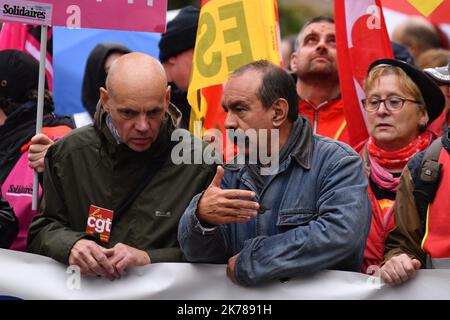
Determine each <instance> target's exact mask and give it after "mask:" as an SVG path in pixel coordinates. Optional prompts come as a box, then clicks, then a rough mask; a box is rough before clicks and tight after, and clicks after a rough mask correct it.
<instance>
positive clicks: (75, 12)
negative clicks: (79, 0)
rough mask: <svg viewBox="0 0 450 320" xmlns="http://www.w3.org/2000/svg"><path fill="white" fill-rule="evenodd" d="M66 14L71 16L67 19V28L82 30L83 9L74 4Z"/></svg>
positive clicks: (68, 8)
mask: <svg viewBox="0 0 450 320" xmlns="http://www.w3.org/2000/svg"><path fill="white" fill-rule="evenodd" d="M66 13H67V14H69V16H68V17H67V23H66V26H67V27H68V28H80V27H81V9H80V7H79V6H77V5H75V4H73V5H71V6H68V7H67V10H66Z"/></svg>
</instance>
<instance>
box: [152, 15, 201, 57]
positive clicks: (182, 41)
mask: <svg viewBox="0 0 450 320" xmlns="http://www.w3.org/2000/svg"><path fill="white" fill-rule="evenodd" d="M199 16H200V10H199V9H198V8H195V7H193V6H187V7H184V8H183V9H181V10H180V12H179V13H178V14H177V16H176V17H175V18H174V19H173V20H172V21H169V23H167V30H166V32H165V33H163V34H162V36H161V39H160V40H159V44H158V46H159V61H161V62H165V61H166V60H167V59H169V58H171V57H174V56H176V55H178V54H180V53H182V52H184V51H187V50H189V49H193V48H194V47H195V38H196V36H197V26H198V18H199Z"/></svg>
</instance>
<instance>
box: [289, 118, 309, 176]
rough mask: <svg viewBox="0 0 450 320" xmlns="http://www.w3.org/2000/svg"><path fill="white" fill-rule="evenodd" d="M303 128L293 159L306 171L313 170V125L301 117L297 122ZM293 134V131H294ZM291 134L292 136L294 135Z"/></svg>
mask: <svg viewBox="0 0 450 320" xmlns="http://www.w3.org/2000/svg"><path fill="white" fill-rule="evenodd" d="M296 122H298V125H299V126H301V129H300V134H299V135H298V138H297V143H296V146H295V148H294V150H293V152H292V157H293V158H294V159H295V160H296V161H297V163H298V164H299V165H300V166H301V167H303V168H304V169H305V170H309V169H311V162H312V155H313V154H312V148H313V134H312V130H311V125H310V123H309V121H308V120H306V118H304V117H303V116H299V117H298V118H297V120H296ZM292 132H293V131H292ZM292 132H291V134H292Z"/></svg>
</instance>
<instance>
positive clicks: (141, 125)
mask: <svg viewBox="0 0 450 320" xmlns="http://www.w3.org/2000/svg"><path fill="white" fill-rule="evenodd" d="M134 127H135V128H136V130H138V131H141V132H144V131H148V130H149V128H150V124H149V122H148V118H147V116H146V115H145V114H142V115H139V117H138V118H137V120H136V123H135V125H134Z"/></svg>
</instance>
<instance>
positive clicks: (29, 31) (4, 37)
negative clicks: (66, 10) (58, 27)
mask: <svg viewBox="0 0 450 320" xmlns="http://www.w3.org/2000/svg"><path fill="white" fill-rule="evenodd" d="M40 38H41V27H40V26H32V25H27V24H17V23H4V24H3V27H2V30H1V32H0V50H6V49H16V50H20V51H24V52H26V53H28V54H30V55H31V56H33V57H34V58H35V59H36V60H38V61H39V59H40V53H39V52H40ZM52 42H53V41H52V28H51V27H50V28H48V33H47V55H46V59H47V63H46V65H45V72H46V75H47V84H48V88H49V89H50V90H52V84H53V57H52V51H53V50H52V49H53V45H52ZM36 89H37V88H36Z"/></svg>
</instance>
